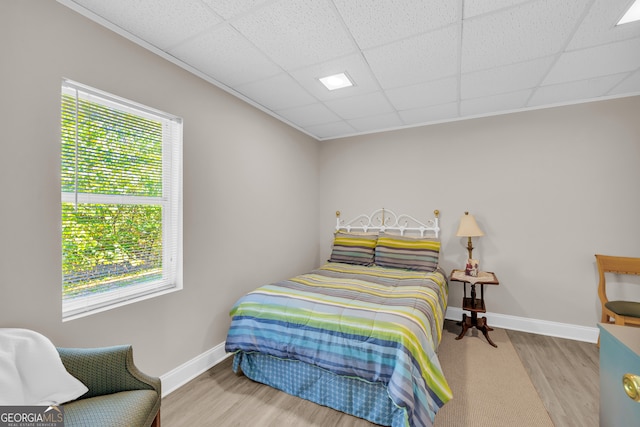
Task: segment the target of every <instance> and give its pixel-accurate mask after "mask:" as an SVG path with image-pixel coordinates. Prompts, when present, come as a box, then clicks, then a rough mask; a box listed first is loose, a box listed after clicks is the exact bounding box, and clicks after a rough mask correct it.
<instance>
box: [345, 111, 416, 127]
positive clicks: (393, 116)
mask: <svg viewBox="0 0 640 427" xmlns="http://www.w3.org/2000/svg"><path fill="white" fill-rule="evenodd" d="M347 122H348V123H349V124H350V125H351V126H352V127H353V128H354V129H355V130H357V131H358V132H373V131H376V130H379V129H380V126H381V125H382V126H383V127H384V128H385V129H393V128H397V127H400V126H402V125H404V123H403V122H402V120H400V116H398V114H397V113H395V112H394V113H388V114H382V115H379V116H367V117H361V118H359V119H352V120H347Z"/></svg>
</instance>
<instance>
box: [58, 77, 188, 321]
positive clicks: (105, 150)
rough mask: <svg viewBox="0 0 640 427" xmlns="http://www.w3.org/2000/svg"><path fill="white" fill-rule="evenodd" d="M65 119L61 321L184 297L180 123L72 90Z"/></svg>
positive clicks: (65, 87)
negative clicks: (178, 293)
mask: <svg viewBox="0 0 640 427" xmlns="http://www.w3.org/2000/svg"><path fill="white" fill-rule="evenodd" d="M61 119H62V120H61V200H62V255H63V256H62V275H63V278H62V282H63V283H62V288H63V289H62V305H63V318H65V319H70V318H75V317H78V316H81V315H84V314H87V313H89V312H94V311H102V310H104V309H106V308H108V307H111V306H114V305H116V306H117V305H122V304H124V303H128V302H133V301H135V300H138V299H141V298H148V297H149V296H151V295H153V294H157V293H160V292H161V293H164V292H166V291H167V290H173V289H179V288H180V287H181V279H180V274H181V259H180V258H181V229H182V227H181V194H180V192H181V187H182V185H181V181H182V171H181V165H182V159H181V154H182V121H181V119H179V118H177V117H174V116H171V115H169V114H166V113H163V112H160V111H157V110H154V109H151V108H148V107H145V106H142V105H139V104H136V103H133V102H131V101H127V100H124V99H121V98H118V97H116V96H113V95H110V94H107V93H104V92H101V91H98V90H95V89H92V88H89V87H87V86H84V85H81V84H79V83H75V82H72V81H69V80H64V81H63V83H62V114H61Z"/></svg>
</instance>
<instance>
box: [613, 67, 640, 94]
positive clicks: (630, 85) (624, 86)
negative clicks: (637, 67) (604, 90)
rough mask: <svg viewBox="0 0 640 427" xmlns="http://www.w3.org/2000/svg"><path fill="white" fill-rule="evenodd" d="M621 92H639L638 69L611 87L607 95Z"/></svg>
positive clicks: (639, 74) (639, 78)
mask: <svg viewBox="0 0 640 427" xmlns="http://www.w3.org/2000/svg"><path fill="white" fill-rule="evenodd" d="M621 94H636V95H637V94H640V71H636V72H635V73H633V74H631V75H630V76H628V77H627V78H625V79H624V80H622V82H620V84H618V85H617V86H615V87H614V88H613V89H611V90H610V91H609V93H608V94H607V95H621Z"/></svg>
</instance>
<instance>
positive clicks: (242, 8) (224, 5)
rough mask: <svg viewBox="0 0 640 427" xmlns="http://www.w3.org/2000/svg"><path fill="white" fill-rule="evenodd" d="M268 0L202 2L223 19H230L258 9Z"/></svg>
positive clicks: (204, 0) (210, 0) (215, 0)
mask: <svg viewBox="0 0 640 427" xmlns="http://www.w3.org/2000/svg"><path fill="white" fill-rule="evenodd" d="M268 1H269V0H202V2H203V3H204V4H206V5H207V6H209V7H210V8H211V10H213V11H214V12H216V13H217V14H218V15H220V16H222V17H223V18H224V19H231V18H234V17H237V16H238V15H241V14H243V13H246V12H250V11H252V10H254V9H255V8H257V7H260V6H261V5H263V4H264V3H267V2H268Z"/></svg>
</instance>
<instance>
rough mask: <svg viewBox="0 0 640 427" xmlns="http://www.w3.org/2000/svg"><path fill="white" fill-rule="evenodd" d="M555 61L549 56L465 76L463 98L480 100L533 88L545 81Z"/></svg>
mask: <svg viewBox="0 0 640 427" xmlns="http://www.w3.org/2000/svg"><path fill="white" fill-rule="evenodd" d="M555 60H556V58H555V56H547V57H543V58H538V59H534V60H532V61H525V62H520V63H517V64H512V65H505V66H502V67H496V68H491V69H489V70H482V71H475V72H471V73H466V74H463V75H462V78H461V93H460V95H461V98H462V99H469V98H478V97H482V96H489V95H497V94H500V93H506V92H514V91H517V90H521V89H530V88H533V87H535V86H537V85H538V84H540V82H541V81H542V80H543V79H544V77H545V76H546V75H547V73H548V72H549V69H550V68H551V65H552V64H553V63H554V62H555Z"/></svg>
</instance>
